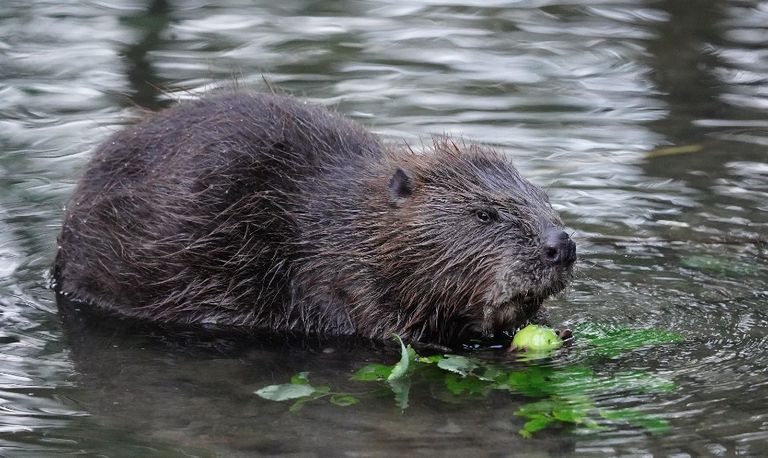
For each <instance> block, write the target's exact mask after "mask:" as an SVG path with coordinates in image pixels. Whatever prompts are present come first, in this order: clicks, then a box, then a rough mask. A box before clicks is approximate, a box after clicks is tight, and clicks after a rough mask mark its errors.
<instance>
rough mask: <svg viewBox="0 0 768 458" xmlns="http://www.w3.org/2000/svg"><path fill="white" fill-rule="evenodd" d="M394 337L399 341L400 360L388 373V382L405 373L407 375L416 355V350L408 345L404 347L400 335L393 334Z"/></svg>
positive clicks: (399, 377) (402, 376)
mask: <svg viewBox="0 0 768 458" xmlns="http://www.w3.org/2000/svg"><path fill="white" fill-rule="evenodd" d="M395 339H396V340H397V341H398V342H400V361H398V363H397V364H395V366H394V367H393V368H392V372H391V373H390V374H389V377H387V380H388V381H390V382H391V381H393V380H398V379H401V378H404V377H405V376H406V375H408V373H409V372H410V370H411V368H412V366H413V364H412V363H414V362H415V361H416V358H417V357H418V355H417V354H416V350H414V349H413V348H411V346H410V345H408V346H407V347H406V346H405V344H404V343H403V340H402V339H401V338H400V336H398V335H397V334H395Z"/></svg>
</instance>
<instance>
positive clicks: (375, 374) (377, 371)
mask: <svg viewBox="0 0 768 458" xmlns="http://www.w3.org/2000/svg"><path fill="white" fill-rule="evenodd" d="M391 373H392V366H387V365H386V364H367V365H365V366H363V367H361V368H360V369H358V370H357V372H355V375H353V376H352V380H358V381H360V382H370V381H373V380H386V379H387V378H388V377H389V375H390V374H391Z"/></svg>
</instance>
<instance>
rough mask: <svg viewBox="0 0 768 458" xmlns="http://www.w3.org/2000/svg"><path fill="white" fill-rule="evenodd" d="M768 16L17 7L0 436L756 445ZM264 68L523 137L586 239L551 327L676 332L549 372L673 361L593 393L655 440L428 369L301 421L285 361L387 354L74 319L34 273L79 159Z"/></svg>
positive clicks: (264, 445) (342, 367)
mask: <svg viewBox="0 0 768 458" xmlns="http://www.w3.org/2000/svg"><path fill="white" fill-rule="evenodd" d="M766 24H768V6H766V4H765V3H764V2H759V1H756V0H755V1H750V0H744V1H736V0H732V1H725V0H723V1H717V0H697V1H680V0H668V1H637V0H633V1H618V0H593V1H580V2H572V1H568V0H559V1H558V0H539V1H535V2H515V1H509V2H505V1H482V2H479V1H478V2H472V1H470V0H457V1H452V0H425V1H421V2H418V1H400V0H398V1H387V0H384V1H377V2H367V1H364V2H346V1H341V0H337V1H328V2H309V1H299V0H286V1H282V2H277V3H276V2H246V1H238V0H231V1H222V2H210V3H208V2H204V1H202V0H190V1H183V2H182V1H178V2H169V1H163V0H157V1H138V0H108V1H101V0H99V1H82V2H77V3H75V2H71V3H67V2H57V1H50V2H45V1H36V2H27V1H14V0H5V1H4V2H3V3H2V5H0V150H1V151H2V154H0V260H1V261H2V262H0V314H1V315H0V320H1V321H0V322H1V323H2V328H1V330H0V450H2V454H4V455H11V456H40V455H43V454H53V453H68V454H69V453H85V454H101V455H105V456H190V455H195V456H212V455H215V454H221V455H225V456H237V455H254V454H278V453H281V454H290V455H296V456H312V455H320V456H338V455H344V454H346V455H354V456H391V455H395V454H406V453H407V454H409V455H425V456H433V455H435V454H448V455H467V454H477V453H479V454H483V455H489V454H490V455H506V454H516V453H529V454H535V455H540V456H542V455H543V456H546V455H561V454H585V455H614V454H646V453H654V454H663V455H672V454H675V455H677V456H686V455H700V454H704V455H733V454H746V455H759V454H762V453H765V449H766V446H768V403H766V401H765V399H766V398H768V332H767V331H766V330H767V329H768V264H766V259H767V255H766V248H765V246H766V244H765V240H766V233H768V204H766V202H768V161H767V160H766V159H768V77H767V76H766V75H768V51H767V49H768V46H767V45H768V26H767V25H766ZM264 79H266V80H268V81H269V82H270V83H271V84H272V85H274V86H277V87H279V88H280V89H281V90H284V91H286V92H289V93H292V94H295V95H299V96H302V97H306V98H308V99H311V100H313V101H315V102H318V103H322V104H325V105H328V106H331V107H334V108H335V109H337V110H339V111H341V112H343V113H345V114H347V115H349V116H351V117H353V118H355V119H357V120H358V121H360V122H361V123H363V124H365V125H367V126H370V127H371V128H372V129H373V130H374V131H376V132H377V133H379V134H381V135H383V136H385V137H387V138H388V139H391V140H395V141H408V142H410V143H412V144H415V145H418V144H419V143H420V142H421V141H425V140H427V139H428V137H429V135H430V134H432V133H443V132H448V133H452V134H456V135H461V136H464V137H467V138H471V139H473V140H476V141H480V142H484V143H488V144H491V145H495V146H497V147H499V148H501V149H503V150H505V151H507V152H508V153H509V154H511V155H512V156H513V157H514V158H515V161H516V163H517V165H518V167H519V168H520V169H521V170H523V172H524V173H525V174H526V175H527V176H528V177H530V178H531V179H532V180H533V181H534V182H536V183H539V184H541V185H543V186H545V187H546V188H547V189H548V190H549V192H550V195H551V197H552V200H553V202H554V203H555V206H556V207H557V209H558V210H560V211H561V213H562V215H563V218H564V220H565V221H566V222H567V224H568V225H569V227H570V228H571V229H572V230H573V231H574V232H575V235H574V237H575V239H576V240H577V242H578V244H579V250H580V256H581V261H580V263H579V269H578V275H577V278H576V280H575V282H574V284H573V286H572V288H570V290H569V291H568V292H567V293H566V294H565V295H563V296H561V297H558V298H556V299H555V300H554V301H553V312H554V316H555V321H557V322H560V323H564V324H565V325H568V326H579V325H581V324H584V323H599V324H603V325H617V326H626V327H634V328H656V329H663V330H670V331H674V332H677V333H680V334H682V335H683V336H685V341H684V342H682V343H680V344H671V345H660V346H652V347H649V348H645V349H639V350H634V351H630V352H626V353H623V354H621V355H619V356H614V357H604V358H592V357H591V356H589V355H585V353H588V351H587V350H586V349H584V348H583V347H577V348H576V349H575V350H574V351H572V352H570V353H569V354H567V355H562V356H560V357H559V358H560V359H557V358H556V360H555V361H553V362H551V363H550V364H553V365H554V366H555V367H559V366H567V365H568V364H571V363H573V362H576V363H578V364H587V365H588V366H589V368H590V370H592V371H594V372H595V374H598V375H599V376H605V377H607V376H610V375H611V374H616V373H617V372H619V371H627V370H629V371H644V372H645V373H648V374H651V375H654V376H659V377H663V378H665V379H668V380H671V381H673V382H674V383H675V384H676V386H677V388H676V389H675V390H674V391H671V392H663V393H642V392H626V391H624V392H622V391H620V390H619V391H606V392H603V393H602V394H598V395H596V396H595V399H594V400H595V402H596V403H597V404H598V405H599V406H600V407H602V408H623V407H632V408H637V409H640V410H642V411H643V412H645V413H648V414H653V415H656V416H657V417H658V418H663V419H666V420H668V421H669V423H670V426H671V428H670V430H669V432H668V433H667V434H662V435H652V434H649V433H648V432H647V431H645V430H643V429H642V428H637V427H633V426H631V425H625V424H621V423H619V424H615V425H612V427H611V428H610V429H606V430H603V431H597V432H586V433H585V432H578V431H576V432H574V431H571V430H569V429H567V428H550V429H545V430H543V431H540V432H538V433H536V434H535V435H534V437H533V438H532V439H522V438H521V437H520V436H519V435H518V434H517V431H518V430H519V429H520V428H521V426H522V424H523V423H524V421H525V420H524V419H523V418H521V417H519V416H515V415H514V414H513V413H514V412H515V411H516V409H517V408H519V407H520V406H521V405H522V404H523V403H524V402H525V401H526V400H525V399H522V398H521V397H520V396H514V395H510V394H509V393H495V394H493V395H492V396H491V397H490V398H487V399H479V400H470V401H467V400H464V401H462V400H456V399H441V396H436V395H435V393H434V390H432V388H434V387H430V386H428V385H424V386H417V387H415V388H414V392H413V393H411V406H410V407H409V408H408V409H407V410H406V411H405V412H403V413H401V412H399V410H398V409H396V408H395V407H394V403H393V401H392V399H391V395H385V396H382V397H372V398H366V399H365V401H364V402H362V403H361V404H359V405H357V406H353V407H348V408H346V409H347V410H345V409H344V408H341V407H336V406H332V405H330V404H328V403H323V402H317V403H314V404H308V405H306V406H305V407H304V408H303V409H302V411H301V412H300V413H299V414H294V413H291V412H288V409H287V407H288V406H287V405H285V404H282V403H270V402H267V401H263V400H261V399H258V398H257V397H256V396H254V395H253V391H254V390H256V389H258V388H260V387H263V386H265V385H268V384H272V383H283V382H285V381H287V380H288V379H289V378H290V376H291V375H292V374H294V373H296V372H299V371H309V372H310V374H311V378H312V380H313V381H318V382H322V383H329V384H331V385H333V386H334V387H341V388H347V389H349V390H354V389H357V388H356V387H355V385H354V384H353V383H352V382H350V381H349V380H348V377H349V375H350V374H351V373H352V371H354V370H356V369H357V368H359V367H360V366H362V365H364V364H365V363H368V362H388V363H392V362H394V361H395V360H396V359H397V355H396V354H394V353H392V352H390V351H386V350H376V349H365V348H359V347H356V348H353V349H350V348H347V347H345V346H343V345H342V346H335V347H334V351H322V350H321V348H319V347H318V348H315V349H302V348H301V347H294V348H290V349H286V348H285V345H283V346H280V345H277V346H275V345H271V346H269V345H267V346H262V345H255V344H253V345H251V344H248V343H243V342H236V341H231V340H226V339H213V338H210V339H208V338H202V339H198V338H189V339H171V338H168V337H167V335H164V334H163V331H162V330H155V331H148V330H137V331H135V332H134V331H129V332H124V331H121V330H120V329H115V328H113V327H110V326H106V327H104V326H95V325H88V326H82V327H79V326H76V325H71V324H70V325H69V326H67V327H65V326H63V324H62V322H61V321H60V319H59V317H58V315H57V307H56V304H55V300H54V296H53V293H52V291H50V290H49V288H48V282H49V277H48V270H49V267H50V265H51V262H52V259H53V256H54V254H55V249H56V242H55V239H56V234H57V231H58V228H59V225H60V222H61V217H62V206H63V205H64V202H65V201H66V199H67V196H68V195H69V194H70V192H71V191H72V188H73V186H74V183H75V182H76V180H77V177H78V176H79V174H80V172H81V171H82V168H83V166H84V164H85V161H86V160H87V158H88V154H89V151H91V150H92V148H93V147H94V146H95V145H96V144H98V142H99V141H101V140H103V139H104V138H105V137H106V136H107V135H109V134H110V133H111V132H114V131H115V130H116V129H119V128H120V126H122V125H125V124H128V123H130V122H131V121H132V120H134V119H135V118H136V117H137V116H138V114H139V113H140V108H150V109H156V108H160V107H163V106H166V105H168V104H169V103H170V102H171V101H173V100H176V99H180V98H188V97H192V96H194V95H196V94H199V93H202V92H205V91H206V90H210V89H212V88H215V87H231V86H233V85H234V84H235V83H234V81H237V84H239V85H241V86H244V87H248V88H254V89H263V88H264V87H265V86H264V82H263V81H264ZM702 257H705V258H704V259H705V260H708V261H709V262H710V264H708V265H707V264H704V265H702V264H701V262H699V263H698V264H697V259H698V260H699V261H700V260H701V258H702ZM713 259H714V261H712V260H713ZM712 262H714V263H715V264H712ZM707 266H709V267H707ZM713 266H714V267H713ZM581 352H584V353H581ZM507 364H511V363H507ZM530 364H533V363H530ZM515 367H517V366H515Z"/></svg>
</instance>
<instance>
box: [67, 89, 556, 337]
mask: <svg viewBox="0 0 768 458" xmlns="http://www.w3.org/2000/svg"><path fill="white" fill-rule="evenodd" d="M426 149H427V151H424V152H423V153H420V154H416V153H413V152H412V151H410V149H409V148H404V147H392V146H385V145H383V144H382V143H380V141H379V140H378V139H377V138H376V137H375V136H373V135H371V134H369V133H368V132H366V131H365V130H364V129H362V128H361V127H359V126H358V125H356V124H354V123H353V122H351V121H349V120H347V119H345V118H343V117H341V116H338V115H336V114H333V113H331V112H329V111H327V110H325V109H323V108H321V107H318V106H314V105H310V104H306V103H303V102H301V101H298V100H296V99H293V98H290V97H285V96H275V95H248V94H231V95H227V96H219V97H212V98H207V99H202V100H198V101H195V102H189V103H184V104H181V105H179V106H177V107H174V108H172V109H169V110H166V111H163V112H161V113H159V114H156V115H154V116H151V117H149V118H148V119H146V120H145V121H143V122H141V123H139V124H138V125H136V126H134V127H131V128H128V129H126V130H124V131H122V132H119V133H117V134H116V135H114V136H113V137H111V138H110V139H108V140H107V141H106V142H105V143H104V144H102V145H101V147H99V148H98V149H97V151H96V152H95V154H94V157H93V158H92V160H91V162H90V164H89V166H88V168H87V170H86V172H85V175H84V177H83V179H82V180H81V182H80V184H79V186H78V187H77V189H76V191H75V193H74V195H73V197H72V199H71V201H70V203H69V205H68V209H67V213H66V217H65V221H64V225H63V229H62V233H61V235H60V250H59V253H58V256H57V261H56V267H55V276H56V280H57V287H58V288H59V290H60V291H61V292H62V293H63V294H65V295H67V296H68V297H69V298H70V299H74V300H77V301H82V302H87V303H90V304H94V305H96V306H98V307H101V308H104V309H107V310H111V311H116V312H118V313H121V314H124V315H127V316H132V317H138V318H143V319H149V320H153V321H161V322H176V323H215V324H217V325H223V326H245V327H256V328H263V329H270V330H285V331H299V332H308V333H318V334H356V335H362V336H366V337H372V338H387V337H389V335H391V334H392V333H398V334H400V335H402V336H403V337H405V338H409V339H412V340H419V341H424V342H433V343H438V344H451V343H455V342H456V341H457V340H461V339H464V338H466V336H468V335H470V334H471V333H473V332H475V333H480V334H485V335H488V334H492V333H494V332H498V331H499V330H503V329H509V328H512V327H514V326H517V325H519V324H522V323H523V322H524V321H526V320H528V319H529V318H530V317H531V316H533V314H534V313H536V312H537V310H538V309H539V307H540V306H541V303H542V302H543V300H544V299H545V298H546V297H548V296H549V295H551V294H553V293H556V292H558V291H560V290H562V289H563V288H564V287H565V285H566V283H567V282H568V280H569V279H570V276H571V267H570V266H565V267H557V266H555V267H553V266H548V265H546V263H543V262H542V260H541V249H542V247H541V246H542V241H541V238H542V234H543V233H544V232H545V231H546V230H548V229H550V228H559V227H561V226H562V223H561V221H560V219H559V217H558V216H557V214H556V212H555V211H554V210H553V209H552V207H551V206H550V204H549V202H548V200H547V197H546V195H545V194H544V192H543V191H541V189H539V188H538V187H536V186H534V185H532V184H531V183H530V182H528V181H526V180H525V179H523V178H522V177H521V176H520V175H519V173H518V172H517V170H516V169H515V168H514V167H513V166H512V164H511V163H510V161H509V159H508V158H507V157H505V156H504V155H502V154H499V153H497V152H495V151H493V150H492V149H490V148H487V147H482V146H478V145H472V144H465V143H463V142H459V141H455V140H452V139H449V138H444V137H438V138H435V139H434V142H433V145H432V146H431V147H429V148H426ZM486 210H487V211H488V212H490V214H492V215H493V217H494V218H493V220H492V221H491V222H490V223H487V222H486V223H484V222H481V221H479V220H478V218H477V212H478V211H486Z"/></svg>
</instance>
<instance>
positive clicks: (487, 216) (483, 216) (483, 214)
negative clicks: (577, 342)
mask: <svg viewBox="0 0 768 458" xmlns="http://www.w3.org/2000/svg"><path fill="white" fill-rule="evenodd" d="M475 216H477V219H478V220H479V221H480V222H481V223H490V222H491V220H492V219H493V212H491V211H489V210H477V211H476V212H475Z"/></svg>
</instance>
